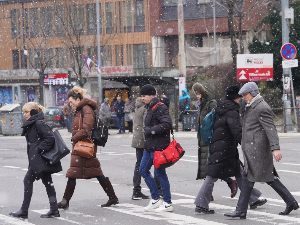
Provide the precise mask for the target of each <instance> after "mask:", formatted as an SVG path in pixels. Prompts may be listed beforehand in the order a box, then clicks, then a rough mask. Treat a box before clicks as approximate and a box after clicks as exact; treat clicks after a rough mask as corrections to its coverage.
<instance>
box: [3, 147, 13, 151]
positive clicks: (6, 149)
mask: <svg viewBox="0 0 300 225" xmlns="http://www.w3.org/2000/svg"><path fill="white" fill-rule="evenodd" d="M11 150H12V151H14V150H15V149H8V148H0V151H11Z"/></svg>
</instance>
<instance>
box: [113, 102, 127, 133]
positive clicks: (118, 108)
mask: <svg viewBox="0 0 300 225" xmlns="http://www.w3.org/2000/svg"><path fill="white" fill-rule="evenodd" d="M124 108H125V102H124V101H123V100H122V98H121V96H118V97H117V102H116V104H115V106H114V111H115V112H116V115H117V122H118V128H119V134H125V118H124V117H125V112H124Z"/></svg>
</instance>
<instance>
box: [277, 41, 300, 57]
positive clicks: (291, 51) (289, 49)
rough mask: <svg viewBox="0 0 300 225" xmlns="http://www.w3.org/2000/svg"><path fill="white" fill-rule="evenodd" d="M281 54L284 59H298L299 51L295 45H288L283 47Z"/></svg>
mask: <svg viewBox="0 0 300 225" xmlns="http://www.w3.org/2000/svg"><path fill="white" fill-rule="evenodd" d="M280 53H281V56H282V57H283V58H284V59H287V60H290V59H294V58H295V57H296V55H297V50H296V47H295V46H294V45H293V44H291V43H287V44H284V45H283V46H282V47H281V50H280Z"/></svg>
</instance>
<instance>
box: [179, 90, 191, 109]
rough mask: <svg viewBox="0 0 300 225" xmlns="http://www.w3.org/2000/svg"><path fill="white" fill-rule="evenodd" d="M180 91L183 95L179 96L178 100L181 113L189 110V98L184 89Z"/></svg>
mask: <svg viewBox="0 0 300 225" xmlns="http://www.w3.org/2000/svg"><path fill="white" fill-rule="evenodd" d="M182 91H183V92H184V95H181V96H180V98H179V110H180V112H183V111H185V110H188V109H189V108H190V102H191V97H190V96H189V95H188V91H187V89H186V88H183V89H182Z"/></svg>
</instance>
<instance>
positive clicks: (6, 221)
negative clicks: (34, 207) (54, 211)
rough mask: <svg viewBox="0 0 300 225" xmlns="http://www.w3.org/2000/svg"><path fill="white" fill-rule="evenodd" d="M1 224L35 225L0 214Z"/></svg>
mask: <svg viewBox="0 0 300 225" xmlns="http://www.w3.org/2000/svg"><path fill="white" fill-rule="evenodd" d="M0 224H2V225H6V224H7V225H8V224H10V225H34V224H33V223H29V222H27V221H26V220H21V219H17V218H13V217H10V216H5V215H2V214H0Z"/></svg>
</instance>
